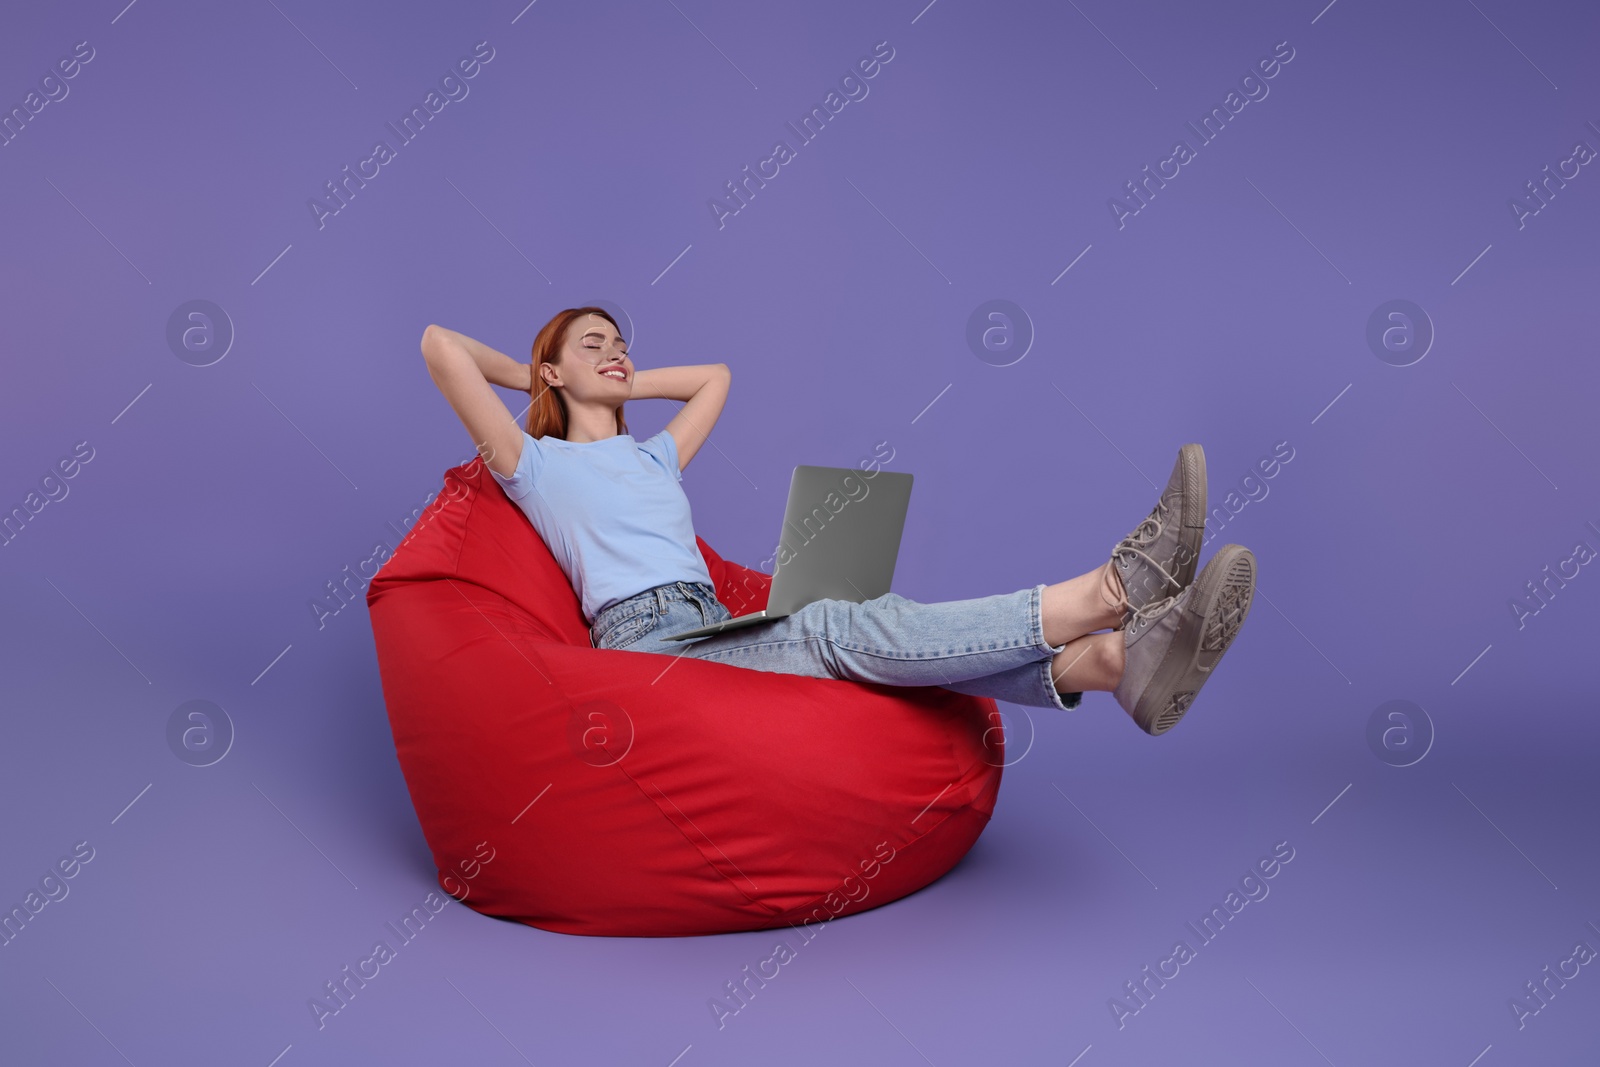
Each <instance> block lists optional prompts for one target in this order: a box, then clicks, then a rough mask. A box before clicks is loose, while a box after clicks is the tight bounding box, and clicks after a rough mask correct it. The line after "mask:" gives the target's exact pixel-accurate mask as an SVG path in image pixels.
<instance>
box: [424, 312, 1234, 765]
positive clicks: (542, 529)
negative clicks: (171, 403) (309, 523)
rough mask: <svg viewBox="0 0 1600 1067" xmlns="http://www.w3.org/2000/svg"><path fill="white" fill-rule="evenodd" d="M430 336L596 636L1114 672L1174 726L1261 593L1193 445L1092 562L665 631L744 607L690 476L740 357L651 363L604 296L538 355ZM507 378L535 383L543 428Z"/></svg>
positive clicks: (1067, 691)
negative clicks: (952, 593)
mask: <svg viewBox="0 0 1600 1067" xmlns="http://www.w3.org/2000/svg"><path fill="white" fill-rule="evenodd" d="M422 353H423V355H424V356H425V357H426V358H427V363H428V372H429V374H430V375H431V376H432V377H433V381H434V384H436V385H437V386H438V387H439V390H440V392H442V393H443V394H444V396H445V399H446V400H448V401H449V402H450V406H451V407H452V408H454V409H455V412H456V414H457V415H458V416H460V418H461V421H462V423H463V424H465V426H466V428H467V432H468V433H470V434H471V435H472V439H473V441H474V442H475V443H476V445H477V449H478V452H479V454H480V455H481V456H482V457H483V460H484V462H485V463H486V464H487V465H488V468H489V471H490V473H491V474H492V475H493V476H494V479H495V481H496V482H498V483H499V484H500V486H501V488H502V489H503V490H504V491H505V493H506V495H507V496H508V497H509V498H510V499H511V500H512V501H514V502H515V503H516V504H517V505H518V507H520V508H521V509H522V511H523V512H524V513H525V514H526V515H527V516H528V520H529V521H530V522H531V523H532V524H533V526H534V528H535V529H536V530H537V531H538V532H539V534H540V536H542V537H543V538H544V542H545V544H546V545H548V546H549V548H550V551H551V553H552V554H553V555H554V556H555V558H556V560H557V562H558V563H559V564H560V565H561V568H562V570H563V571H565V573H566V575H567V577H568V578H569V579H570V580H571V582H572V588H573V590H574V591H575V592H576V593H577V594H578V597H579V600H580V602H581V604H582V609H583V613H584V618H585V620H586V621H587V622H588V623H589V627H590V631H589V633H590V640H591V642H592V644H593V645H594V646H595V647H596V648H607V649H626V650H629V651H635V652H654V653H659V654H663V655H672V656H680V655H681V656H692V657H694V658H697V659H706V660H714V661H717V662H721V663H729V664H733V665H735V666H739V667H748V668H751V669H754V670H762V671H776V672H780V673H788V674H801V675H809V676H812V677H819V678H846V679H854V680H857V681H866V682H877V683H881V684H887V685H940V686H943V687H944V688H946V689H950V690H953V691H955V692H958V693H968V694H974V695H978V696H989V697H994V698H996V699H999V700H1007V701H1010V702H1012V703H1015V704H1028V705H1034V706H1040V707H1055V708H1061V709H1063V710H1066V709H1070V708H1075V707H1077V706H1078V704H1079V702H1080V701H1081V700H1082V699H1083V694H1084V693H1085V692H1086V691H1089V690H1100V691H1104V692H1110V693H1113V694H1115V696H1116V699H1117V702H1118V703H1119V704H1120V705H1121V706H1122V707H1123V709H1124V710H1126V711H1127V712H1128V714H1129V715H1130V716H1132V718H1133V720H1134V722H1136V723H1138V725H1139V726H1140V727H1141V728H1143V729H1144V730H1145V731H1146V732H1148V733H1151V734H1159V733H1164V732H1165V731H1167V730H1169V729H1171V727H1172V726H1173V724H1175V723H1176V722H1177V721H1178V720H1179V719H1180V718H1181V717H1182V716H1183V714H1184V712H1186V711H1187V710H1188V708H1189V706H1190V703H1191V702H1192V701H1193V700H1194V697H1195V694H1196V693H1198V692H1199V690H1200V687H1201V686H1202V685H1204V684H1205V682H1206V679H1208V678H1209V677H1211V673H1212V671H1213V670H1214V669H1215V667H1216V665H1217V663H1218V662H1219V661H1220V660H1221V658H1222V654H1223V653H1224V652H1226V651H1227V649H1228V646H1229V645H1230V644H1231V643H1232V641H1233V639H1234V637H1235V635H1237V634H1238V632H1239V628H1240V626H1241V625H1242V624H1243V623H1244V619H1245V616H1246V615H1247V614H1248V613H1249V610H1250V601H1251V598H1252V596H1253V594H1254V592H1255V579H1256V562H1255V556H1254V555H1252V554H1251V552H1250V550H1249V549H1246V548H1243V547H1241V546H1239V545H1225V546H1224V547H1223V548H1221V549H1219V550H1218V551H1217V552H1216V554H1215V555H1214V556H1213V557H1212V559H1211V561H1210V562H1209V563H1207V564H1206V566H1205V568H1204V569H1203V570H1201V571H1200V573H1199V575H1198V577H1196V575H1195V570H1196V564H1197V562H1198V560H1199V555H1200V545H1201V540H1202V538H1203V535H1204V529H1205V515H1206V467H1205V455H1204V453H1203V452H1202V450H1201V448H1200V446H1199V445H1192V444H1191V445H1184V446H1183V447H1182V448H1181V449H1180V450H1179V452H1178V458H1177V461H1176V463H1174V465H1173V469H1172V476H1171V479H1170V480H1169V481H1168V483H1167V486H1166V489H1165V490H1164V491H1163V492H1162V493H1161V496H1160V499H1159V500H1158V501H1157V502H1156V505H1155V507H1154V509H1152V510H1151V512H1150V514H1149V515H1148V516H1146V517H1145V518H1144V520H1143V521H1141V522H1140V523H1139V524H1138V525H1137V526H1135V527H1134V529H1133V531H1132V532H1131V533H1129V534H1128V536H1126V537H1124V538H1123V539H1122V540H1121V541H1119V542H1118V543H1117V544H1116V546H1115V547H1114V548H1113V549H1112V551H1111V556H1110V558H1109V559H1108V560H1106V562H1105V563H1104V564H1102V565H1101V566H1099V567H1097V568H1095V569H1094V570H1092V571H1089V572H1087V573H1085V574H1080V575H1078V576H1077V577H1075V578H1070V579H1068V580H1066V581H1062V582H1056V583H1053V584H1040V585H1035V586H1032V587H1030V588H1027V589H1019V590H1017V591H1016V592H1013V593H1005V594H1000V595H996V596H988V597H978V598H976V599H972V600H954V601H945V602H942V603H934V604H924V603H918V602H916V601H911V600H907V599H905V598H904V597H901V596H898V595H896V594H894V593H885V594H884V595H883V596H881V597H877V598H875V599H873V600H868V601H866V602H864V603H860V604H857V603H852V602H849V601H843V600H819V601H816V602H814V603H812V604H809V605H807V606H806V607H805V608H803V609H801V610H800V611H798V612H796V613H794V614H793V615H790V616H789V617H787V618H784V619H778V620H776V621H773V622H768V623H762V624H760V625H759V626H754V627H748V628H744V629H738V630H733V631H729V632H726V633H721V634H717V635H715V636H712V637H708V638H703V639H700V640H698V641H688V642H667V641H663V640H661V639H660V636H661V635H666V634H673V633H679V632H681V631H683V630H687V629H691V628H693V627H696V626H702V625H706V624H708V623H712V622H718V621H721V620H724V619H727V618H729V617H730V613H729V612H728V609H727V608H726V607H724V606H723V605H722V603H721V602H719V601H718V600H717V596H716V590H715V588H714V587H713V585H712V582H711V575H710V574H709V572H708V571H707V570H706V565H705V560H704V559H703V558H702V557H701V555H700V551H699V548H698V547H697V546H696V545H695V533H694V524H693V522H692V520H691V516H690V511H689V500H688V497H686V496H685V495H684V492H683V488H682V486H681V485H680V484H679V483H680V482H681V481H682V480H683V474H682V471H683V468H685V467H687V466H688V465H689V462H690V461H691V460H692V459H694V457H695V455H696V454H697V453H698V452H699V451H700V448H701V446H702V445H704V444H705V442H706V438H707V437H709V436H710V434H711V430H712V427H714V426H715V425H716V423H717V418H718V416H720V415H721V414H722V407H723V404H724V403H725V402H726V401H727V398H728V387H729V383H730V381H731V373H730V372H729V370H728V367H727V365H726V364H724V363H711V364H701V365H698V366H687V367H662V368H657V369H650V370H637V369H635V367H634V365H633V361H632V359H631V358H630V357H629V355H628V345H627V341H626V340H625V339H624V338H623V337H622V336H621V334H620V332H619V331H618V329H617V324H616V323H615V322H614V321H613V320H612V319H611V317H610V316H609V315H608V314H607V313H606V312H605V311H604V310H602V309H601V308H597V307H581V308H568V309H566V310H564V311H562V312H560V313H559V314H558V315H556V316H555V317H554V318H552V319H551V320H550V321H549V322H548V323H546V324H545V326H544V328H543V329H541V330H540V331H539V334H538V336H537V337H536V338H535V339H534V342H533V352H532V362H531V363H518V362H515V361H513V360H512V359H511V358H509V357H508V356H506V355H504V354H502V353H500V352H497V351H495V350H494V349H492V348H490V347H488V346H487V345H485V344H483V343H481V342H479V341H475V340H473V339H472V338H470V337H467V336H465V335H463V334H460V333H457V332H455V331H453V330H447V329H445V328H443V327H441V326H432V325H431V326H429V327H428V328H427V330H426V331H425V332H424V333H423V335H422ZM491 384H493V385H499V386H503V387H505V388H507V389H516V390H519V391H525V392H527V393H528V394H529V395H530V397H531V400H532V403H531V405H530V407H529V409H528V421H527V427H526V429H523V428H522V427H519V426H518V425H517V423H516V420H515V419H514V418H513V416H512V415H511V412H510V410H509V409H507V407H506V406H505V404H504V403H502V402H501V400H500V398H499V396H498V395H496V394H495V392H494V390H493V389H491V388H490V385H491ZM657 397H664V398H667V399H671V400H679V401H683V407H681V408H680V409H679V410H678V412H677V414H676V415H674V416H673V417H672V420H671V421H670V422H668V423H667V425H666V428H665V429H664V430H662V431H661V432H660V433H658V434H656V435H655V436H654V437H651V438H649V439H647V440H645V441H635V440H634V439H633V437H632V436H631V435H629V433H628V426H627V423H626V422H625V421H623V417H622V405H623V403H624V401H627V400H630V399H639V400H644V399H651V398H657Z"/></svg>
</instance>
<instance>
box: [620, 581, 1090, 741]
mask: <svg viewBox="0 0 1600 1067" xmlns="http://www.w3.org/2000/svg"><path fill="white" fill-rule="evenodd" d="M1114 583H1115V577H1114V574H1110V573H1108V568H1106V567H1102V568H1098V569H1096V570H1094V571H1091V572H1089V573H1088V574H1084V575H1080V576H1078V577H1077V578H1074V579H1071V580H1069V581H1066V582H1060V583H1057V584H1055V585H1051V586H1046V585H1036V586H1033V587H1030V588H1027V589H1019V590H1017V591H1016V592H1013V593H1004V594H999V595H996V596H988V597H977V598H974V599H970V600H954V601H944V602H940V603H931V604H925V603H919V602H917V601H913V600H907V599H906V598H905V597H902V596H899V595H897V594H895V593H886V594H884V595H883V596H881V597H877V598H875V599H873V600H868V601H865V602H863V603H859V604H857V603H852V602H850V601H844V600H819V601H816V602H814V603H812V604H808V605H806V607H804V608H802V609H801V610H800V611H798V612H796V613H795V614H793V615H790V616H789V617H787V618H784V619H778V620H774V621H772V622H767V623H760V624H758V625H756V626H752V627H749V628H742V629H738V630H732V631H729V632H727V633H722V634H718V635H716V636H714V637H709V638H705V639H703V640H699V641H689V642H675V641H664V640H662V637H663V636H665V635H666V634H670V633H672V632H675V631H674V629H673V627H672V626H661V625H657V626H655V627H653V628H652V629H651V630H650V631H649V632H647V633H645V634H643V635H642V636H641V637H639V638H638V639H637V640H632V641H630V642H629V643H628V644H626V645H623V646H621V647H624V648H626V649H629V650H632V651H640V652H656V653H661V654H665V655H681V656H686V657H691V658H695V659H705V660H710V661H713V662H719V663H730V664H733V665H735V666H741V667H748V668H751V669H753V670H765V671H775V672H779V673H786V674H800V675H807V676H810V677H817V678H830V677H831V678H844V679H850V680H854V681H864V682H876V683H879V684H885V685H909V686H918V685H943V686H945V687H946V688H951V689H954V690H955V691H958V692H977V693H979V694H980V695H992V696H996V697H997V698H999V699H1003V700H1009V701H1012V702H1014V703H1018V704H1030V705H1034V706H1041V707H1056V708H1062V709H1067V708H1072V707H1076V706H1077V703H1078V701H1079V699H1081V695H1080V694H1081V691H1066V692H1063V691H1062V690H1060V689H1058V688H1057V679H1056V674H1057V673H1058V672H1059V673H1061V674H1062V676H1063V677H1064V678H1066V679H1070V682H1069V684H1076V683H1077V681H1078V680H1079V679H1083V680H1084V681H1085V682H1087V681H1092V680H1095V679H1096V678H1097V677H1098V676H1097V675H1096V674H1095V672H1096V671H1100V672H1103V671H1104V670H1105V669H1106V667H1105V663H1104V662H1103V660H1102V658H1101V657H1099V656H1089V655H1081V657H1080V656H1079V654H1080V653H1083V652H1086V651H1089V650H1094V649H1096V648H1097V645H1098V644H1099V642H1091V643H1090V644H1088V645H1084V646H1082V647H1081V648H1080V649H1078V650H1077V651H1076V652H1075V658H1078V659H1079V662H1077V663H1070V662H1065V661H1062V662H1058V657H1059V656H1060V654H1061V653H1063V652H1064V651H1066V649H1067V647H1068V645H1069V644H1071V643H1072V642H1073V641H1074V640H1075V639H1077V638H1081V637H1082V636H1083V635H1084V634H1085V633H1088V632H1089V631H1091V630H1094V629H1099V628H1102V627H1107V626H1114V625H1116V623H1117V622H1118V621H1119V619H1120V613H1121V604H1120V603H1119V598H1118V596H1117V594H1118V593H1120V586H1118V585H1116V584H1114ZM691 588H692V589H696V590H698V591H697V592H696V594H695V595H696V603H697V606H698V607H699V608H700V609H701V610H702V612H703V613H704V615H705V617H706V618H708V619H713V618H716V617H719V613H720V617H724V618H725V617H726V616H727V611H726V609H725V608H723V607H722V606H721V605H720V604H718V603H717V602H716V601H715V598H714V597H706V596H705V595H704V590H703V589H699V587H691ZM707 601H709V603H708V602H707ZM661 621H666V620H665V618H664V617H663V619H662V620H661ZM681 628H682V629H687V628H688V627H681ZM1115 636H1117V637H1119V638H1120V636H1121V635H1120V634H1116V635H1115ZM685 646H687V647H685ZM963 683H965V687H963V688H957V687H958V686H962V685H963ZM1112 684H1113V685H1114V684H1115V683H1114V682H1113V683H1112Z"/></svg>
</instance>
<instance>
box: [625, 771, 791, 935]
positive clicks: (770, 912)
mask: <svg viewBox="0 0 1600 1067" xmlns="http://www.w3.org/2000/svg"><path fill="white" fill-rule="evenodd" d="M614 766H615V767H616V768H617V770H619V771H621V772H622V774H623V777H625V778H627V779H628V781H630V782H632V783H633V786H634V788H635V789H637V790H639V792H640V793H642V794H644V796H645V797H646V798H647V799H648V800H649V801H650V803H652V804H654V805H655V806H656V810H657V811H659V812H660V813H661V817H662V818H663V819H665V820H666V821H667V822H668V823H669V824H670V825H671V826H672V828H673V829H674V830H676V831H678V834H679V835H680V836H681V837H682V838H683V839H684V840H685V841H687V842H688V843H689V846H690V847H691V848H693V849H694V850H695V852H696V853H697V854H698V855H699V856H700V859H701V860H702V861H703V862H704V863H705V865H706V866H707V867H709V868H711V870H713V871H715V872H716V874H717V876H718V877H719V878H721V879H722V880H723V881H724V882H726V883H728V886H729V887H730V888H731V889H732V890H733V891H734V892H735V893H738V894H739V895H740V896H741V897H743V898H744V899H745V900H746V901H748V902H749V903H750V904H751V905H752V906H753V907H757V908H760V909H761V910H762V911H763V912H765V913H766V915H767V916H768V917H769V918H773V917H776V916H779V915H782V914H784V909H783V908H779V907H775V906H773V905H771V904H768V903H767V902H766V901H764V900H760V899H758V898H756V897H752V896H751V895H750V894H749V893H747V892H745V890H744V889H743V888H742V887H741V886H740V885H739V883H738V882H736V881H734V880H733V879H732V878H730V877H728V873H727V872H726V871H724V870H723V869H722V868H721V867H719V866H718V865H717V863H716V861H714V860H713V859H712V858H711V857H710V856H708V855H706V851H705V849H703V848H701V847H700V845H699V844H697V843H696V842H695V840H694V839H693V838H691V837H690V836H689V835H688V834H687V833H685V832H684V829H683V827H682V826H679V825H678V821H677V820H676V819H674V818H673V817H672V816H671V815H669V814H668V813H667V810H666V809H665V808H664V807H662V806H661V801H659V800H657V799H656V798H655V797H653V796H651V795H650V791H649V790H647V789H646V788H644V786H643V785H642V784H641V783H640V782H639V780H638V779H637V778H635V777H634V776H633V774H632V773H631V772H630V771H629V770H628V768H626V767H624V766H623V765H622V764H621V763H617V764H614ZM658 791H660V790H659V787H658ZM660 792H661V795H662V797H664V798H665V799H666V800H667V802H668V803H670V804H672V806H673V807H674V808H677V804H676V803H673V801H672V798H671V797H667V795H666V792H665V791H660ZM678 811H679V814H682V813H683V812H682V809H681V808H679V809H678ZM683 818H684V821H686V822H688V823H689V825H691V826H694V821H693V820H692V819H690V818H689V816H688V815H684V816H683ZM695 831H696V832H697V833H699V834H700V835H701V836H702V837H706V835H705V833H704V831H702V830H700V828H699V827H695ZM706 841H707V842H709V843H710V844H711V847H712V848H715V849H716V850H717V851H718V852H722V849H721V848H720V847H718V845H717V843H716V842H715V841H712V840H711V838H710V837H706ZM722 857H723V859H726V860H727V861H728V865H729V866H730V867H732V868H733V869H734V870H736V871H737V870H739V865H738V864H736V863H734V862H733V860H732V859H729V858H728V855H727V853H722ZM739 873H740V875H741V877H743V878H745V879H746V880H747V881H748V880H749V878H750V876H749V875H747V874H745V873H744V872H743V871H739ZM750 885H751V886H753V887H754V888H755V889H756V891H757V892H760V889H761V887H760V886H757V885H756V884H755V882H754V881H751V882H750Z"/></svg>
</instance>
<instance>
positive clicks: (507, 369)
mask: <svg viewBox="0 0 1600 1067" xmlns="http://www.w3.org/2000/svg"><path fill="white" fill-rule="evenodd" d="M428 329H430V330H433V331H435V336H436V337H439V336H442V337H448V338H449V339H450V340H452V341H454V342H455V343H456V344H458V345H460V346H461V347H462V348H463V349H465V350H466V352H467V355H469V356H471V357H472V362H473V363H475V364H477V367H478V371H479V373H481V374H482V375H483V380H484V381H486V382H488V383H489V384H490V385H499V386H504V387H505V388H507V389H518V390H521V391H522V392H524V393H526V392H529V391H530V390H532V388H533V379H532V376H531V367H532V364H529V363H518V362H517V361H516V360H514V359H512V358H511V357H510V356H508V355H506V354H505V353H504V352H499V351H496V350H495V349H493V348H490V347H489V346H488V345H486V344H484V343H483V342H482V341H477V340H474V339H473V338H471V337H468V336H467V335H466V334H464V333H457V332H456V331H455V330H447V329H445V328H444V327H443V326H429V327H428Z"/></svg>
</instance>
